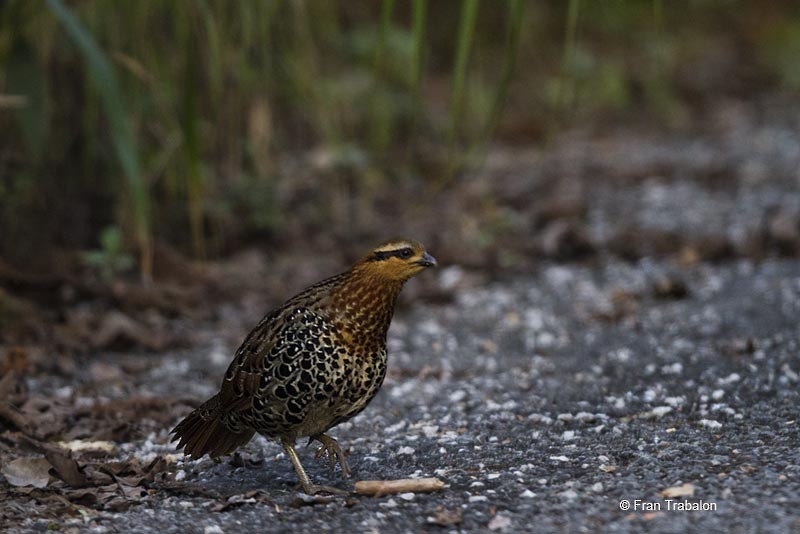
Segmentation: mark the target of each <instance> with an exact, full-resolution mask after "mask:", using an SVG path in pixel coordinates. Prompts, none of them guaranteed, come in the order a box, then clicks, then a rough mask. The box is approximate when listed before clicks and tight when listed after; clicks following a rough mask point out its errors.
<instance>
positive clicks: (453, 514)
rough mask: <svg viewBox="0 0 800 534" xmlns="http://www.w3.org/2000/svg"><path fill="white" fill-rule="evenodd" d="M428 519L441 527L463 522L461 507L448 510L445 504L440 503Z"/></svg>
mask: <svg viewBox="0 0 800 534" xmlns="http://www.w3.org/2000/svg"><path fill="white" fill-rule="evenodd" d="M427 521H428V523H433V524H434V525H439V526H441V527H447V526H450V525H457V524H459V523H461V508H453V509H452V510H448V509H446V508H445V507H444V506H442V505H439V506H437V507H436V510H435V511H434V512H433V515H430V516H428V518H427Z"/></svg>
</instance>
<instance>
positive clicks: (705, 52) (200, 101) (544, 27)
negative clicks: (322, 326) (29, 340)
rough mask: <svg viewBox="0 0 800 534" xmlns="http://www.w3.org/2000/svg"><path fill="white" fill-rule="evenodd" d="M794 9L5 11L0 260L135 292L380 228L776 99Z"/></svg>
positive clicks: (612, 2)
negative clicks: (71, 268) (720, 104)
mask: <svg viewBox="0 0 800 534" xmlns="http://www.w3.org/2000/svg"><path fill="white" fill-rule="evenodd" d="M799 6H800V4H798V3H797V2H795V1H776V2H759V1H755V0H751V1H744V0H738V1H737V0H686V1H683V2H664V1H662V0H650V1H644V0H643V1H624V0H605V1H583V2H581V1H580V0H568V1H567V0H565V1H536V0H530V1H524V0H504V1H496V2H488V1H483V2H480V1H479V0H463V1H457V0H437V1H428V0H408V1H395V0H383V1H381V2H378V1H371V0H363V1H362V0H350V1H347V2H327V1H315V0H273V1H262V0H241V1H237V2H230V1H225V0H184V1H163V0H137V1H136V2H116V1H111V0H74V1H68V0H46V1H40V0H6V1H5V2H2V3H1V4H0V228H2V232H0V258H2V260H3V261H5V262H7V263H8V264H10V265H14V266H16V267H17V268H24V269H26V270H30V271H42V272H48V271H49V270H53V269H58V268H61V267H63V263H64V262H65V261H67V260H65V258H67V257H71V255H70V252H73V253H74V252H76V251H78V252H81V253H80V254H78V256H77V257H78V258H80V261H82V262H83V263H84V264H85V265H89V266H90V267H92V268H96V269H97V270H98V271H99V272H100V273H101V274H102V276H104V277H110V276H113V275H115V273H117V271H120V272H125V271H131V270H133V269H134V267H133V266H134V264H138V265H139V267H140V270H141V273H142V274H143V275H144V276H145V277H148V276H150V274H151V270H152V261H153V259H152V258H153V250H154V248H155V247H157V245H158V243H163V244H168V246H170V247H172V248H175V249H178V250H180V251H182V252H183V253H186V254H190V255H193V256H195V257H197V258H200V259H204V258H209V257H217V256H219V255H224V254H227V253H229V252H231V251H233V250H236V249H237V248H239V247H241V246H242V245H243V244H244V243H254V242H255V243H259V242H263V243H271V244H276V243H278V244H279V243H280V242H281V241H282V240H288V239H292V240H296V239H297V237H302V236H303V235H309V236H313V235H315V234H319V233H328V234H331V235H333V236H337V235H338V236H341V237H342V238H345V236H359V235H363V234H368V235H373V234H375V235H382V232H381V231H379V230H380V229H379V228H376V224H379V223H380V222H381V219H380V217H379V216H376V215H375V212H380V210H381V209H382V206H384V207H385V206H386V205H387V204H389V205H391V204H395V203H399V205H400V206H405V207H408V209H419V210H420V212H421V213H424V205H425V199H426V198H430V197H432V196H435V195H440V194H446V193H447V191H448V189H449V188H451V187H453V184H455V183H458V182H459V180H462V179H463V177H464V176H465V173H468V172H469V171H470V170H474V169H475V168H476V167H478V166H480V164H481V162H482V160H483V158H484V156H485V154H486V152H487V150H488V147H490V146H491V145H492V144H494V143H502V144H505V145H512V146H521V145H538V146H546V144H547V142H548V141H549V140H551V139H552V138H553V136H555V135H558V133H559V132H561V131H563V130H564V129H565V128H569V127H574V126H575V125H579V124H580V125H583V126H585V127H589V128H591V127H592V125H596V124H604V125H606V126H607V125H609V124H611V125H613V124H614V123H620V122H622V121H628V120H630V119H631V118H632V117H635V118H636V120H638V121H644V122H646V123H650V124H652V125H655V126H657V127H662V128H678V129H679V128H688V127H692V126H694V125H696V121H697V119H696V116H697V114H698V113H697V112H698V110H702V108H703V105H704V103H705V102H707V101H708V99H714V98H719V97H721V96H724V95H725V94H742V93H747V92H758V91H761V90H764V88H765V87H770V88H772V87H778V88H780V89H781V90H786V91H798V90H800V60H798V58H800V17H798V15H800V7H799ZM401 191H402V192H403V193H402V194H401V193H400V192H401ZM487 201H489V200H487ZM415 205H416V208H414V206H415ZM420 206H421V207H420ZM427 217H428V218H430V215H429V214H428V215H427ZM498 220H499V219H498ZM298 221H299V222H298ZM498 224H500V223H498ZM298 225H299V226H298ZM298 227H299V229H297V228H298ZM290 229H292V230H291V231H290ZM73 255H74V254H73ZM132 257H136V258H138V260H137V261H136V262H134V261H132Z"/></svg>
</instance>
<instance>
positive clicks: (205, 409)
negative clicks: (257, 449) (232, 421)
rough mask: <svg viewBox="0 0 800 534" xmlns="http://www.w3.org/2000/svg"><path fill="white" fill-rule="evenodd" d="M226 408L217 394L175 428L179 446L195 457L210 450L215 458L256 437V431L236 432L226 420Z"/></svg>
mask: <svg viewBox="0 0 800 534" xmlns="http://www.w3.org/2000/svg"><path fill="white" fill-rule="evenodd" d="M224 414H225V410H221V409H220V402H219V398H218V396H217V395H215V396H213V397H211V398H210V399H208V400H207V401H206V402H204V403H203V404H202V405H201V406H200V407H199V408H197V409H196V410H194V411H193V412H192V413H190V414H189V415H187V416H186V418H185V419H184V420H183V421H181V422H180V423H178V425H177V426H176V427H175V428H173V429H172V431H171V432H170V434H175V436H174V437H173V438H172V441H177V440H180V441H178V445H177V449H178V450H180V449H183V451H184V454H187V455H189V456H191V457H192V458H194V459H197V458H200V457H201V456H203V455H204V454H206V453H208V455H209V456H211V457H212V458H216V457H217V456H222V455H223V454H229V453H231V452H233V451H234V450H236V449H237V448H239V447H240V446H242V445H244V444H245V443H247V442H248V441H250V439H251V438H252V437H253V434H254V432H253V431H252V430H243V431H242V432H232V431H231V430H229V429H228V428H226V427H225V425H224V424H223V423H222V420H221V418H222V416H223V415H224Z"/></svg>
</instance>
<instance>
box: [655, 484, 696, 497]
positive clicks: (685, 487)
mask: <svg viewBox="0 0 800 534" xmlns="http://www.w3.org/2000/svg"><path fill="white" fill-rule="evenodd" d="M661 495H662V496H663V497H665V498H667V499H672V498H674V497H691V496H692V495H694V485H693V484H689V483H688V482H687V483H686V484H681V485H680V486H672V487H671V488H667V489H665V490H664V491H662V492H661Z"/></svg>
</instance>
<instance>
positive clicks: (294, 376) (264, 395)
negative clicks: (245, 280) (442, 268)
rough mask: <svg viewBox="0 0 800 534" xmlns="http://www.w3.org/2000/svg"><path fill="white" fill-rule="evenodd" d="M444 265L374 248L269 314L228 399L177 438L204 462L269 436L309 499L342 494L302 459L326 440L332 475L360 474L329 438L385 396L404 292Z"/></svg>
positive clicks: (223, 396)
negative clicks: (302, 450) (298, 446)
mask: <svg viewBox="0 0 800 534" xmlns="http://www.w3.org/2000/svg"><path fill="white" fill-rule="evenodd" d="M435 265H436V260H435V259H434V258H433V256H431V255H430V254H428V253H427V252H426V251H425V248H424V247H423V246H422V245H421V244H420V243H418V242H417V241H414V240H411V239H395V240H391V241H388V242H386V243H383V244H382V245H380V246H378V247H376V248H374V249H373V250H372V251H370V252H369V253H368V254H367V255H366V256H364V257H363V258H361V259H360V260H359V261H358V262H356V263H355V265H353V266H352V267H351V268H350V269H349V270H348V271H346V272H344V273H341V274H338V275H336V276H333V277H331V278H327V279H325V280H323V281H321V282H319V283H316V284H314V285H312V286H311V287H309V288H307V289H305V290H304V291H302V292H301V293H299V294H298V295H296V296H294V297H292V298H291V299H289V300H288V301H286V303H284V304H283V305H282V306H280V307H279V308H276V309H275V310H273V311H271V312H270V313H268V314H267V315H266V316H265V317H264V318H263V319H262V320H261V322H259V323H258V325H256V327H255V328H254V329H253V330H252V331H251V332H250V334H249V335H248V336H247V337H246V338H245V340H244V342H243V343H242V345H241V346H240V347H239V349H238V350H237V351H236V356H235V357H234V359H233V361H232V362H231V364H230V366H229V367H228V370H227V371H226V373H225V377H224V379H223V381H222V386H221V388H220V392H219V393H217V394H216V395H214V396H213V397H211V398H210V399H209V400H207V401H206V402H204V403H203V404H202V405H201V406H200V407H199V408H197V409H196V410H194V411H193V412H191V413H190V414H189V415H188V416H187V417H186V418H185V419H183V421H181V422H180V423H179V424H178V425H177V426H176V427H175V428H174V429H173V430H172V432H171V433H173V434H174V437H173V441H176V440H178V445H177V447H178V449H181V448H183V450H184V452H185V454H188V455H189V456H191V457H192V458H199V457H201V456H203V455H204V454H209V455H210V456H211V457H218V456H221V455H224V454H228V453H231V452H233V451H234V450H235V449H236V448H238V447H240V446H242V445H244V444H246V443H247V442H248V441H250V439H251V438H252V437H253V435H254V434H255V433H256V432H258V433H259V434H261V435H263V436H265V437H267V438H270V439H275V440H277V441H279V442H280V443H281V445H282V446H283V449H284V450H285V451H286V454H287V456H288V457H289V460H291V462H292V465H293V466H294V469H295V471H296V472H297V476H298V477H299V479H300V485H301V486H302V489H303V490H304V491H305V492H306V493H308V494H315V493H317V492H320V491H325V492H329V493H342V490H339V489H337V488H333V487H328V486H320V485H316V484H313V483H312V482H311V480H310V479H309V477H308V475H307V474H306V471H305V469H304V468H303V465H302V464H301V463H300V458H299V457H298V455H297V452H296V451H295V442H296V440H297V439H298V438H302V437H309V438H311V439H310V440H309V441H311V440H317V441H319V442H320V443H321V444H322V447H321V448H320V449H319V451H318V453H317V457H319V456H321V455H322V454H324V453H327V455H328V458H329V460H330V463H331V468H333V467H334V465H335V463H336V462H338V463H339V465H340V467H341V470H342V474H343V476H345V477H347V476H349V474H350V468H349V467H348V465H347V462H346V460H345V457H344V454H343V452H342V449H341V447H340V446H339V444H338V442H337V441H336V440H335V439H334V438H332V437H330V436H329V435H328V434H327V432H328V430H330V429H331V428H333V427H335V426H336V425H338V424H340V423H342V422H344V421H347V420H349V419H351V418H353V417H354V416H356V415H357V414H359V413H360V412H361V411H362V410H363V409H364V408H366V407H367V405H368V404H369V402H370V401H371V400H372V399H373V398H374V397H375V394H376V393H377V392H378V390H379V389H380V387H381V384H382V383H383V379H384V377H385V375H386V357H387V353H386V333H387V331H388V329H389V324H390V323H391V320H392V315H393V313H394V307H395V302H396V300H397V296H398V295H399V294H400V290H401V289H402V287H403V284H404V283H405V282H406V281H407V280H408V279H410V278H411V277H412V276H414V275H416V274H417V273H419V272H421V271H423V270H424V269H426V268H428V267H432V266H435Z"/></svg>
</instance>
